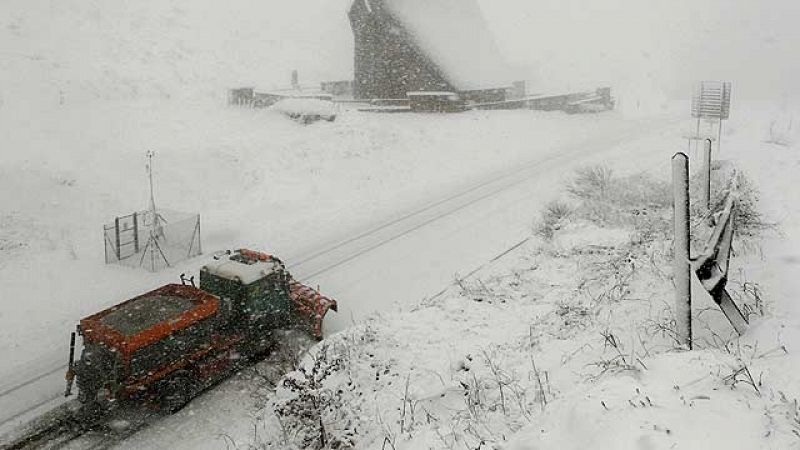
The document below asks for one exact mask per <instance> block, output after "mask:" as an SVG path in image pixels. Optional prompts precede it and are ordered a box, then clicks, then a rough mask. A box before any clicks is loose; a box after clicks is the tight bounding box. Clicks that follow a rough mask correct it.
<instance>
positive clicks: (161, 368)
mask: <svg viewBox="0 0 800 450" xmlns="http://www.w3.org/2000/svg"><path fill="white" fill-rule="evenodd" d="M181 281H182V282H183V283H184V284H169V285H166V286H162V287H160V288H158V289H156V290H154V291H151V292H148V293H146V294H142V295H140V296H138V297H135V298H132V299H130V300H127V301H125V302H122V303H120V304H118V305H116V306H113V307H111V308H108V309H106V310H104V311H100V312H98V313H97V314H93V315H91V316H89V317H86V318H84V319H82V320H81V321H80V325H78V329H77V334H79V335H80V336H82V337H83V351H82V353H81V357H80V359H78V360H77V361H74V354H75V353H74V349H75V333H72V339H71V342H70V357H69V361H70V362H69V369H68V371H67V389H66V395H70V393H71V389H72V384H73V381H74V380H75V379H76V378H77V385H78V398H79V400H80V401H81V403H83V405H84V407H85V408H86V410H87V411H90V412H101V411H103V410H106V409H109V408H110V407H112V406H114V405H115V404H119V403H122V402H125V401H146V402H148V403H154V404H156V405H158V406H159V407H161V408H162V409H164V410H166V411H169V412H171V411H175V410H177V409H179V408H181V407H182V406H183V405H184V404H186V403H187V402H188V401H189V400H190V399H191V398H192V397H194V396H195V395H197V394H198V393H200V392H201V391H202V390H203V389H205V388H206V387H208V386H210V385H212V384H214V383H215V382H217V381H219V380H221V379H222V378H224V377H226V376H228V375H229V374H230V373H231V372H232V370H234V369H235V368H237V367H242V364H244V363H245V362H247V361H252V360H257V359H258V358H259V357H263V356H265V355H266V354H267V353H268V352H269V351H270V349H271V348H272V347H273V346H274V345H275V344H276V343H277V340H278V339H279V338H278V337H277V336H278V335H277V333H275V331H277V330H285V329H288V328H297V327H300V328H303V329H305V330H307V331H308V332H309V333H310V334H311V335H312V336H313V337H315V338H317V339H320V338H321V337H322V321H323V319H324V317H325V314H326V313H327V312H328V310H330V309H333V310H334V311H336V301H335V300H332V299H330V298H328V297H325V296H323V295H321V294H320V293H319V292H317V291H316V290H314V289H312V288H309V287H307V286H304V285H302V284H300V283H298V282H297V281H295V280H294V279H292V277H291V275H290V274H289V272H288V271H286V268H285V266H284V264H283V263H282V262H281V261H280V260H279V259H277V258H275V257H273V256H270V255H267V254H264V253H260V252H255V251H251V250H244V249H243V250H237V251H234V252H226V253H225V254H223V255H219V256H216V257H215V258H214V261H213V262H211V263H209V264H207V265H205V266H204V267H203V268H202V269H201V270H200V285H199V287H196V286H195V285H194V277H192V279H190V280H187V279H185V278H184V277H183V276H181ZM186 281H189V284H186Z"/></svg>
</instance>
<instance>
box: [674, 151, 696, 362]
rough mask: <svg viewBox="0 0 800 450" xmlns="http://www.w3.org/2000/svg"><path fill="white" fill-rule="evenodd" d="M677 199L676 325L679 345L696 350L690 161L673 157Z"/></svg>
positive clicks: (675, 201) (678, 156) (675, 259)
mask: <svg viewBox="0 0 800 450" xmlns="http://www.w3.org/2000/svg"><path fill="white" fill-rule="evenodd" d="M672 188H673V198H674V205H673V210H674V216H673V218H674V230H675V240H674V243H673V254H674V256H673V266H672V267H673V278H674V280H675V322H676V330H675V331H676V333H677V336H676V338H677V341H678V343H679V344H680V345H685V346H686V347H687V348H688V349H690V350H691V349H692V290H691V288H692V286H691V273H692V272H691V270H692V268H691V264H690V261H689V157H688V156H686V154H685V153H676V154H675V155H674V156H673V157H672Z"/></svg>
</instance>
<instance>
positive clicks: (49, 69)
mask: <svg viewBox="0 0 800 450" xmlns="http://www.w3.org/2000/svg"><path fill="white" fill-rule="evenodd" d="M478 1H479V4H480V6H481V9H482V10H483V13H484V15H485V18H486V21H487V23H488V26H489V28H490V30H491V31H492V33H493V34H494V36H495V38H496V40H497V43H498V45H499V47H500V48H501V51H502V53H503V56H504V57H505V59H506V60H508V61H509V63H511V64H513V66H514V67H516V68H517V71H516V73H515V74H514V76H515V77H517V78H524V79H529V80H531V81H532V83H531V85H530V86H531V90H532V91H535V92H547V91H552V90H554V89H560V88H564V87H567V88H578V87H581V88H582V87H594V86H598V85H603V84H608V85H612V86H614V87H616V88H618V91H621V92H623V93H624V92H626V91H627V92H630V91H634V92H637V93H639V95H641V96H644V95H654V96H659V95H660V96H663V97H669V98H686V97H687V95H688V93H689V92H690V91H691V86H692V84H693V83H694V82H695V81H697V80H701V79H724V80H730V81H732V82H733V83H734V86H735V87H734V96H735V97H736V98H738V99H745V98H746V99H784V98H786V97H787V96H788V97H795V98H797V97H800V93H799V91H800V89H798V88H797V87H796V84H797V80H800V58H798V57H797V51H798V49H800V27H798V26H797V23H798V22H800V3H798V2H797V1H795V0H767V1H724V0H655V1H641V0H593V1H591V2H585V1H578V0H478ZM350 3H351V0H303V1H298V2H280V3H278V2H277V1H275V0H270V1H257V0H232V1H230V2H225V3H220V2H215V1H208V0H195V1H191V2H190V1H172V2H166V1H163V0H142V1H139V2H113V3H108V2H104V1H96V0H95V1H91V0H87V1H75V0H59V1H56V0H3V1H2V2H0V38H2V39H0V98H3V97H4V98H5V100H6V102H8V101H9V100H10V99H12V98H14V97H15V96H19V97H20V99H21V100H22V99H24V100H25V101H30V99H31V93H30V92H28V93H26V94H25V95H21V94H19V93H20V92H21V91H23V90H25V91H29V90H31V89H32V88H31V87H32V86H34V85H35V86H36V87H35V88H33V90H34V91H36V92H37V93H41V95H46V96H47V97H48V99H51V98H53V97H54V96H55V95H64V96H66V97H67V100H66V101H77V100H79V99H80V98H82V97H81V96H83V97H86V98H92V97H95V96H99V95H102V96H108V97H113V96H119V97H125V98H131V97H141V96H146V95H160V96H170V97H172V98H175V97H181V93H183V97H185V96H194V95H198V94H200V95H205V96H207V95H224V91H225V89H227V88H229V87H231V86H237V85H248V84H249V85H257V86H263V87H267V88H271V87H277V86H285V85H287V84H288V81H289V74H290V73H291V70H293V69H298V70H299V71H300V76H301V82H317V81H320V80H331V79H347V78H351V77H352V70H353V60H352V58H353V57H352V52H353V38H352V34H351V31H350V24H349V21H348V18H347V9H348V7H349V5H350ZM456 44H457V43H456V42H454V45H456ZM58 92H61V93H62V94H58ZM18 94H19V95H18ZM48 101H50V100H48Z"/></svg>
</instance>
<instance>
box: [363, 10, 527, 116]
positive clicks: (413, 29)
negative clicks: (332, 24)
mask: <svg viewBox="0 0 800 450" xmlns="http://www.w3.org/2000/svg"><path fill="white" fill-rule="evenodd" d="M349 17H350V23H351V26H352V29H353V35H354V41H355V68H354V69H355V77H354V78H355V79H354V85H353V90H354V96H355V98H357V99H405V98H406V97H407V94H408V93H409V92H419V91H423V92H424V91H435V92H453V93H456V94H458V95H459V97H460V98H461V99H463V100H464V101H468V102H477V103H480V102H481V101H502V100H503V99H504V98H505V94H506V92H508V90H509V89H510V87H511V85H512V80H511V78H509V71H508V69H507V67H506V65H505V63H504V61H503V60H502V58H501V57H500V52H499V50H498V48H497V46H496V44H495V42H494V38H493V37H492V35H491V33H490V32H489V29H488V26H487V24H486V22H485V20H484V18H483V16H482V14H481V11H480V8H479V7H478V4H477V3H476V1H475V0H354V1H353V4H352V6H351V8H350V11H349Z"/></svg>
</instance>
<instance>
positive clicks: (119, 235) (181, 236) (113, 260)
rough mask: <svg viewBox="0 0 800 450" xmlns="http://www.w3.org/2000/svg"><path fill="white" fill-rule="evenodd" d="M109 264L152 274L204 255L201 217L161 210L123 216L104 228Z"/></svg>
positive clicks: (107, 262) (106, 254)
mask: <svg viewBox="0 0 800 450" xmlns="http://www.w3.org/2000/svg"><path fill="white" fill-rule="evenodd" d="M103 239H104V241H105V260H106V264H121V265H125V266H129V267H144V268H146V269H147V270H150V271H152V272H156V271H159V270H161V269H164V268H166V267H171V266H173V265H175V264H176V263H178V262H180V261H183V260H185V259H188V258H192V257H194V256H197V255H200V254H201V253H202V247H201V244H200V215H199V214H192V213H185V212H180V211H172V210H165V209H159V210H157V211H156V213H155V214H154V213H153V211H138V212H134V213H132V214H128V215H125V216H119V217H116V218H115V219H114V221H113V222H112V223H110V224H106V225H104V226H103Z"/></svg>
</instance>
